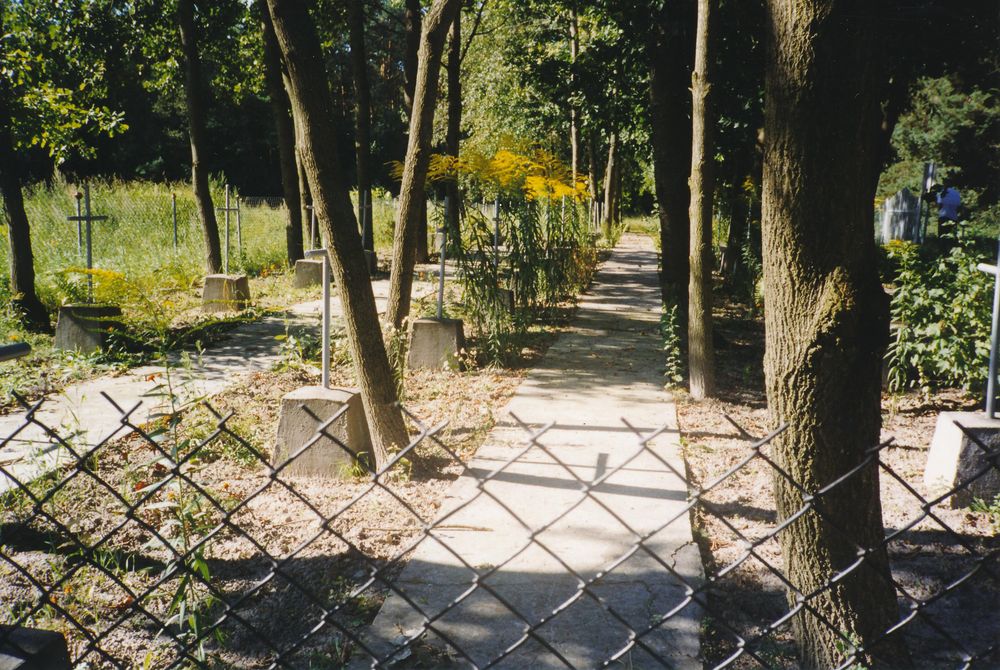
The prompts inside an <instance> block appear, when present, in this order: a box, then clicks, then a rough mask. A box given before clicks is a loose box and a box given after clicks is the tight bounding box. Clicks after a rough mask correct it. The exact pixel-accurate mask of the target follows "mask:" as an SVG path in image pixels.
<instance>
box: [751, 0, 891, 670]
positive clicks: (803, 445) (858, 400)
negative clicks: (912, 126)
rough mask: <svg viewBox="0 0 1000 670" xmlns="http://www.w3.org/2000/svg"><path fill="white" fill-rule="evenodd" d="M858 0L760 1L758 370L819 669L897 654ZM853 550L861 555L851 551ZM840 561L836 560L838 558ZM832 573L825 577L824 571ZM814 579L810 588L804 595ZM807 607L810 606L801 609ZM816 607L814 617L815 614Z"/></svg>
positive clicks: (866, 18) (878, 78)
mask: <svg viewBox="0 0 1000 670" xmlns="http://www.w3.org/2000/svg"><path fill="white" fill-rule="evenodd" d="M880 4H881V3H876V2H870V0H852V1H840V0H769V1H768V30H769V34H768V35H767V38H768V52H767V59H766V75H765V121H764V142H765V148H764V182H763V251H764V254H763V256H764V304H765V307H764V312H765V319H766V321H765V325H766V355H765V374H766V379H767V399H768V404H769V410H770V414H771V420H772V423H773V424H774V425H775V426H777V425H779V424H787V425H788V430H787V431H786V432H785V433H784V434H783V435H782V436H781V437H780V438H779V439H778V440H777V441H776V444H775V449H776V452H775V457H776V459H777V462H778V464H779V466H780V467H781V468H783V469H784V470H785V471H786V472H787V473H788V475H790V477H791V478H792V479H793V480H794V481H795V482H797V485H795V486H793V485H791V484H790V483H788V481H787V480H785V479H784V478H783V477H778V476H776V477H775V498H776V503H777V509H778V517H779V521H784V520H787V519H789V518H791V517H792V516H793V515H795V514H797V513H798V512H799V511H800V510H801V509H802V507H803V505H804V504H805V503H804V501H803V493H802V491H801V490H800V489H799V488H798V487H799V486H801V487H802V488H803V489H804V490H805V491H806V492H808V493H810V494H812V493H815V492H817V491H819V490H820V489H822V488H823V487H825V486H827V485H829V484H831V483H833V482H835V481H837V480H838V479H839V478H841V477H842V476H844V475H845V474H846V473H848V472H850V471H851V470H852V469H854V468H857V467H859V466H860V469H859V470H858V471H857V472H856V473H854V474H852V475H851V476H849V477H848V478H847V479H845V480H844V481H843V482H840V483H839V484H838V485H837V486H836V487H834V488H833V489H831V490H829V491H828V492H826V493H824V494H822V495H821V496H820V497H818V498H817V499H816V500H815V502H814V503H812V504H814V505H815V507H814V509H815V508H819V509H821V510H822V517H824V518H821V517H820V515H818V514H817V513H816V512H815V511H808V512H806V513H805V514H804V515H802V516H801V517H800V518H798V519H796V520H795V521H793V522H792V523H791V524H790V525H789V526H788V527H787V528H786V529H785V530H783V531H782V532H781V534H780V539H781V549H782V554H783V557H784V564H785V573H786V575H787V576H788V578H789V580H790V581H791V584H792V585H793V586H794V588H793V589H790V590H789V593H788V601H789V603H790V604H792V605H794V604H795V603H796V599H797V597H798V594H800V593H801V594H809V595H810V597H809V600H808V605H807V609H804V610H803V611H802V612H801V613H800V614H799V615H797V616H796V617H795V619H794V620H793V625H794V629H795V634H796V639H797V641H798V645H799V649H800V663H801V667H803V668H806V669H807V670H812V669H819V668H831V667H837V666H838V665H840V664H841V663H842V662H843V661H844V660H845V658H846V656H847V654H846V653H845V650H847V649H849V648H850V647H851V645H852V644H859V645H861V646H863V647H864V648H866V649H867V653H866V655H865V656H864V657H862V659H861V660H862V663H864V664H865V667H869V666H871V667H892V668H895V667H902V666H905V665H907V661H906V658H907V657H906V653H905V650H904V649H903V645H902V642H901V640H894V639H889V640H882V641H881V642H879V639H880V637H881V636H882V634H883V633H884V632H885V631H886V630H888V629H889V628H890V627H891V626H892V625H893V624H894V623H896V622H897V621H898V611H897V606H896V598H895V592H894V589H893V586H892V584H891V583H890V581H889V579H890V574H889V561H888V556H887V554H886V550H885V548H884V546H883V544H882V541H883V528H882V509H881V502H880V498H879V476H878V469H877V466H876V464H867V465H864V466H861V464H862V463H864V462H865V459H866V453H867V451H868V450H869V449H871V448H872V446H873V445H875V444H876V443H877V442H878V440H879V431H880V424H881V414H880V392H881V375H880V373H881V369H882V356H883V353H884V351H885V346H886V343H887V340H888V326H889V319H888V300H887V298H886V295H885V292H884V291H883V289H882V284H881V282H880V281H879V274H878V262H877V255H876V248H875V242H874V236H873V235H872V225H871V204H872V200H873V198H874V195H875V187H876V182H877V178H878V173H879V168H880V164H879V157H880V156H881V155H882V152H881V150H880V147H879V142H880V141H883V140H881V139H880V133H879V124H880V121H881V110H880V98H879V92H880V89H881V87H882V86H883V83H884V81H883V80H884V75H883V68H882V61H883V56H882V53H881V50H880V46H881V45H880V40H879V37H878V35H877V31H878V26H879V23H880V22H879V20H878V18H877V17H876V16H875V15H874V12H875V10H876V9H877V7H878V6H879V5H880ZM855 564H857V565H856V566H855ZM845 570H846V571H848V572H847V573H846V574H840V573H841V571H845ZM835 577H836V578H837V582H836V583H835V584H833V585H830V582H831V580H833V579H834V578H835ZM813 594H817V595H813ZM810 610H811V611H810ZM812 612H819V613H821V614H820V615H819V616H818V615H816V614H814V613H812Z"/></svg>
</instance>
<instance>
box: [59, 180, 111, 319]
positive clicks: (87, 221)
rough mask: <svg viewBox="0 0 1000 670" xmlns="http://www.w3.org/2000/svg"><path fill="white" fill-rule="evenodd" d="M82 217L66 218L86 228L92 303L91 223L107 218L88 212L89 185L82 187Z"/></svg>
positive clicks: (88, 279)
mask: <svg viewBox="0 0 1000 670" xmlns="http://www.w3.org/2000/svg"><path fill="white" fill-rule="evenodd" d="M77 207H79V201H77ZM83 211H84V213H83V215H82V216H81V215H77V216H69V217H66V218H67V220H69V221H76V222H78V223H77V225H79V222H81V221H82V222H83V224H84V226H85V228H86V240H87V296H88V299H89V301H90V302H94V275H93V274H92V273H91V272H90V271H91V270H93V269H94V244H93V231H92V228H93V227H92V225H91V224H92V223H93V222H94V221H105V220H107V218H108V217H106V216H94V215H93V214H91V212H90V184H84V185H83Z"/></svg>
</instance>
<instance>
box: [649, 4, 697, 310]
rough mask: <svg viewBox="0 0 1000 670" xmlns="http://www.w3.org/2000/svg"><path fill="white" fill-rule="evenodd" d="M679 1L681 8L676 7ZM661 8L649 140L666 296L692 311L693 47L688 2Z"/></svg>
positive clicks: (654, 33) (652, 44)
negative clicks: (690, 90) (668, 9)
mask: <svg viewBox="0 0 1000 670" xmlns="http://www.w3.org/2000/svg"><path fill="white" fill-rule="evenodd" d="M674 7H676V10H674V9H673V8H674ZM671 8H672V9H671V12H661V14H660V16H659V19H658V20H657V21H656V25H654V27H653V29H652V30H651V31H650V34H649V38H648V41H647V44H646V53H647V58H648V60H649V102H650V104H649V115H650V143H651V144H652V148H653V173H654V183H655V188H656V201H657V205H658V208H659V217H660V248H661V254H662V258H663V260H662V264H663V267H662V273H661V275H660V280H661V282H662V285H663V298H664V301H665V302H667V303H670V304H676V305H678V307H679V308H680V311H681V315H682V317H683V315H685V314H687V285H688V253H689V251H690V240H689V237H690V220H689V218H688V205H689V202H690V193H689V191H688V176H689V172H690V171H689V168H690V167H691V163H690V161H689V160H688V158H689V157H690V156H691V121H690V119H689V116H688V115H689V110H690V107H689V104H690V100H691V96H690V95H688V86H689V85H690V81H691V76H690V74H691V63H692V61H693V58H694V50H693V48H692V47H693V45H692V40H691V31H690V29H689V24H690V23H692V18H693V17H690V16H688V14H687V12H686V11H685V8H684V3H674V4H673V5H671Z"/></svg>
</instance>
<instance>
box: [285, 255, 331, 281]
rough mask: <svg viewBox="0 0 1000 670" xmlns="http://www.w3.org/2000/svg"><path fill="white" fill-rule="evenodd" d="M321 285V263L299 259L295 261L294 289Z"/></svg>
mask: <svg viewBox="0 0 1000 670" xmlns="http://www.w3.org/2000/svg"><path fill="white" fill-rule="evenodd" d="M322 283H323V261H314V260H311V259H308V258H300V259H299V260H297V261H295V280H294V282H293V283H292V285H293V286H294V287H295V288H306V287H308V286H319V285H320V284H322Z"/></svg>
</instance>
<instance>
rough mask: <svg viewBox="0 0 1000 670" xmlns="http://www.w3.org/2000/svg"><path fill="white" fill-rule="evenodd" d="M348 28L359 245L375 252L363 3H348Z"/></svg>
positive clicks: (369, 102) (369, 95) (366, 52)
mask: <svg viewBox="0 0 1000 670" xmlns="http://www.w3.org/2000/svg"><path fill="white" fill-rule="evenodd" d="M347 15H348V21H349V22H350V27H351V73H352V75H353V78H354V150H355V154H356V158H355V160H356V165H357V173H358V211H359V212H361V218H362V221H361V229H362V231H363V235H362V240H361V242H362V244H363V245H364V247H365V249H367V250H368V251H375V235H374V232H373V231H372V217H371V212H372V187H371V175H370V174H369V171H368V164H369V162H370V161H369V153H370V151H371V147H370V144H371V116H372V111H371V107H372V104H371V90H370V88H369V86H368V50H367V48H366V47H365V3H364V0H350V2H349V3H348V5H347Z"/></svg>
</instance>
